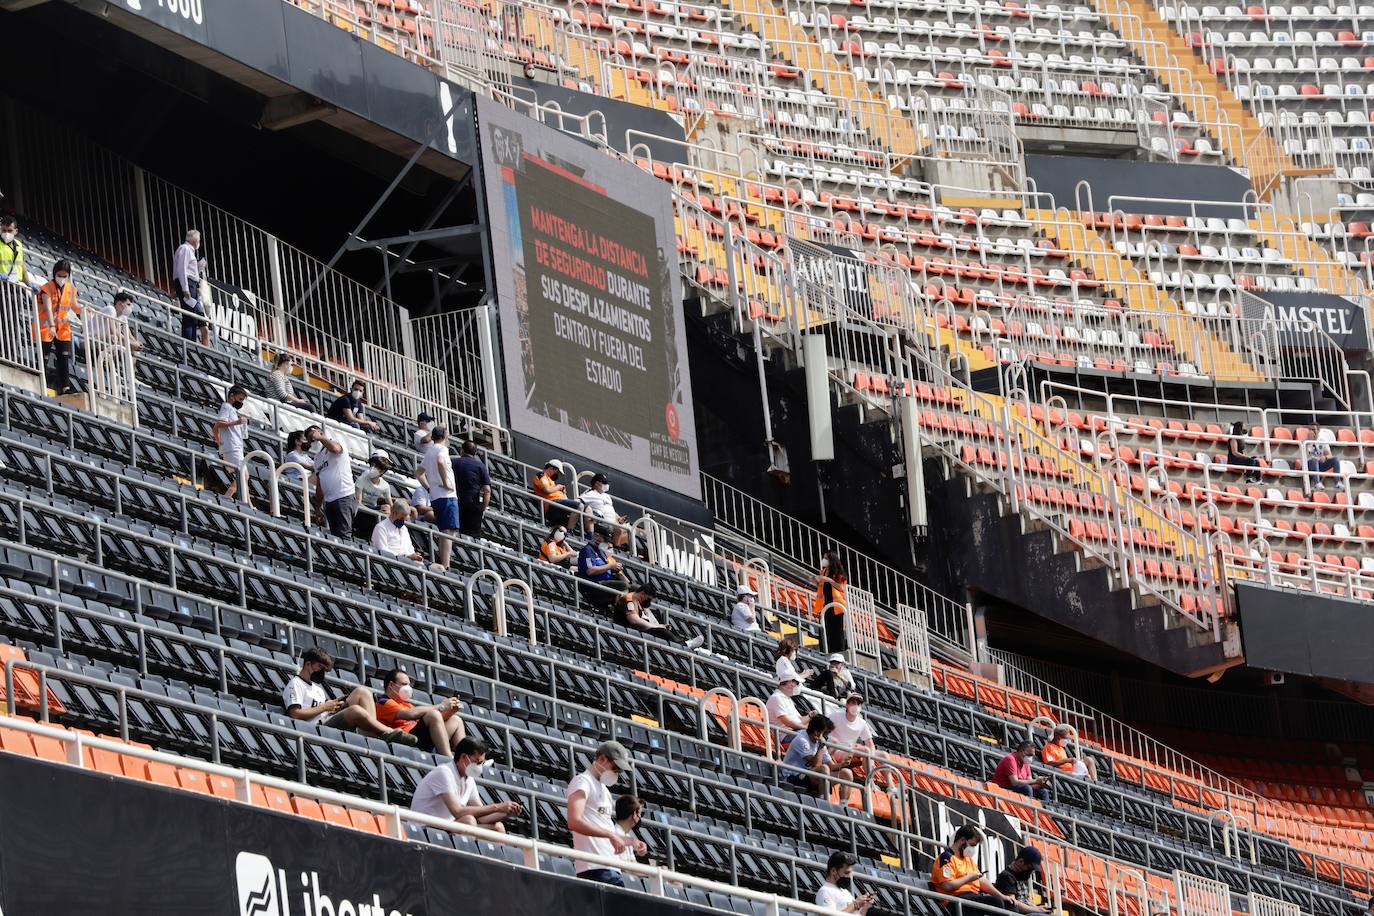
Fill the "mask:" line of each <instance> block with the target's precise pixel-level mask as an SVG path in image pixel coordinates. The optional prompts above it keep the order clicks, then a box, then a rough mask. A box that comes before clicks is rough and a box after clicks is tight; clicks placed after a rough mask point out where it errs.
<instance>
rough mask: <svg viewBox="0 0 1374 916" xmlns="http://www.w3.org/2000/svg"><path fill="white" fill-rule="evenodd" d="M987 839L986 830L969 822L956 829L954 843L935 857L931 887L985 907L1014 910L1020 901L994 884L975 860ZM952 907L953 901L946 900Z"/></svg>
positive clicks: (931, 873)
mask: <svg viewBox="0 0 1374 916" xmlns="http://www.w3.org/2000/svg"><path fill="white" fill-rule="evenodd" d="M982 842H983V831H981V830H979V829H978V828H977V827H975V826H973V825H972V824H965V825H964V826H962V827H960V828H959V829H958V830H956V831H954V842H952V843H950V845H949V848H948V849H946V850H944V851H942V852H941V853H940V854H939V855H938V856H936V857H935V863H934V865H932V867H931V869H930V887H931V890H934V891H938V892H939V893H941V894H949V895H950V896H952V897H958V898H959V899H960V900H963V901H967V902H971V903H981V904H982V905H983V906H989V907H1002V908H1004V909H1010V908H1011V907H1012V906H1013V905H1014V904H1015V903H1016V900H1015V898H1014V897H1012V896H1011V895H1010V894H1004V893H1002V892H1001V891H999V890H998V889H997V888H996V887H994V886H993V883H992V882H991V881H989V880H988V879H987V876H986V875H985V874H984V873H983V870H982V869H981V868H979V867H978V863H977V862H976V861H974V858H973V852H974V851H976V850H977V849H978V845H979V844H980V843H982ZM945 908H946V909H949V903H948V902H946V903H945Z"/></svg>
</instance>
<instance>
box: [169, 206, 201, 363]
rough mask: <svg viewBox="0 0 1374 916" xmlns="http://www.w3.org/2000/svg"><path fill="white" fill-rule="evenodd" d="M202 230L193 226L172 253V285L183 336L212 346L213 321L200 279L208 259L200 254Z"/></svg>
mask: <svg viewBox="0 0 1374 916" xmlns="http://www.w3.org/2000/svg"><path fill="white" fill-rule="evenodd" d="M199 250H200V231H199V230H197V229H191V230H189V231H188V232H187V233H186V241H185V242H183V243H182V244H181V246H180V247H179V248H177V250H176V254H174V255H173V256H172V285H173V286H174V287H175V288H176V294H177V306H178V307H179V308H180V309H181V313H180V315H181V336H182V337H184V338H185V339H187V340H197V339H199V340H200V342H201V343H202V344H203V345H205V346H207V347H208V346H210V322H209V321H207V320H206V315H205V306H204V305H203V304H202V303H201V301H200V281H201V279H202V278H203V272H204V268H205V261H204V260H202V259H201V258H200V256H199V253H198V252H199Z"/></svg>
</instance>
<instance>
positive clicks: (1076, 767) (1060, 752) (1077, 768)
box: [1040, 725, 1097, 782]
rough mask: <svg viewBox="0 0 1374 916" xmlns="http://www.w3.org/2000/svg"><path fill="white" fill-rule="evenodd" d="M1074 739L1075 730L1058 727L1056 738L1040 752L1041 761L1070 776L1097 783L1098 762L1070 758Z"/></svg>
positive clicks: (1055, 729) (1062, 726)
mask: <svg viewBox="0 0 1374 916" xmlns="http://www.w3.org/2000/svg"><path fill="white" fill-rule="evenodd" d="M1072 737H1073V729H1072V728H1070V727H1069V726H1067V725H1056V726H1055V727H1054V736H1053V737H1052V738H1051V739H1050V740H1049V741H1048V742H1046V744H1045V747H1044V749H1043V750H1042V751H1041V752H1040V759H1041V761H1043V762H1044V763H1045V765H1046V766H1052V767H1054V768H1055V769H1058V770H1063V771H1064V772H1065V773H1068V774H1069V775H1070V776H1081V777H1083V778H1085V779H1091V780H1092V781H1094V782H1096V781H1097V761H1096V760H1093V759H1092V758H1091V757H1088V758H1083V757H1070V756H1069V741H1070V740H1071V739H1072Z"/></svg>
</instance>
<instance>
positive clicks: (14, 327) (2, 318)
mask: <svg viewBox="0 0 1374 916" xmlns="http://www.w3.org/2000/svg"><path fill="white" fill-rule="evenodd" d="M0 372H3V375H0V379H3V380H4V381H5V382H6V383H7V384H12V385H15V386H16V387H21V388H26V389H28V390H31V391H35V392H37V393H39V394H42V393H43V392H45V391H46V390H47V386H48V383H47V379H46V375H45V361H44V359H43V349H42V346H41V345H40V343H39V340H38V302H37V299H36V298H35V297H34V294H33V290H31V289H29V288H28V287H26V286H22V285H20V284H18V283H7V282H4V281H0Z"/></svg>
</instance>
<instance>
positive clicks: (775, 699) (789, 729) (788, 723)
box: [766, 674, 815, 750]
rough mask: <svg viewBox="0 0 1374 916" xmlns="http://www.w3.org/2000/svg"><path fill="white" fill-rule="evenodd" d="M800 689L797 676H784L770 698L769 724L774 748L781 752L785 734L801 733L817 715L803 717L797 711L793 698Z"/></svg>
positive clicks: (811, 713)
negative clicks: (781, 740) (782, 738)
mask: <svg viewBox="0 0 1374 916" xmlns="http://www.w3.org/2000/svg"><path fill="white" fill-rule="evenodd" d="M800 687H801V681H799V680H797V676H796V675H795V674H783V675H782V676H781V677H779V678H778V689H777V690H774V691H773V692H772V694H770V695H769V697H768V703H767V704H766V706H767V707H768V724H769V725H770V726H771V727H772V729H773V734H774V739H773V746H774V747H776V748H779V750H781V743H780V739H781V737H782V735H783V734H787V735H792V734H795V733H796V732H799V731H801V730H802V729H803V728H806V723H807V722H810V721H811V717H812V716H813V715H815V713H813V712H808V713H807V714H806V715H802V714H801V713H800V712H798V711H797V704H796V703H794V702H792V697H793V696H795V695H796V693H797V690H798V689H800Z"/></svg>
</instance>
